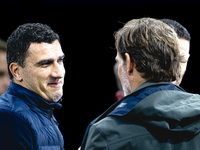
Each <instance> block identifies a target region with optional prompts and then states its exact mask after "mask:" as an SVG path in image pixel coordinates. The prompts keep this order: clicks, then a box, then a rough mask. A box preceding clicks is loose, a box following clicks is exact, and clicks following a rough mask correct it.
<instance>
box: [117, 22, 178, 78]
mask: <svg viewBox="0 0 200 150" xmlns="http://www.w3.org/2000/svg"><path fill="white" fill-rule="evenodd" d="M115 41H116V42H115V45H116V49H117V51H118V53H119V54H120V57H122V59H123V60H124V61H126V57H125V53H128V54H129V55H130V58H131V61H132V62H134V63H135V64H136V69H137V71H138V72H140V73H141V76H142V77H143V78H144V79H147V80H151V81H154V82H160V81H165V82H171V81H175V80H176V79H179V74H180V63H179V62H180V56H179V42H178V37H177V35H176V33H175V31H174V30H173V29H172V28H170V27H169V26H168V25H166V24H165V23H163V22H161V21H159V20H156V19H152V18H142V19H133V20H131V21H129V22H128V23H126V24H125V25H124V27H123V28H122V29H120V30H119V31H117V32H116V33H115Z"/></svg>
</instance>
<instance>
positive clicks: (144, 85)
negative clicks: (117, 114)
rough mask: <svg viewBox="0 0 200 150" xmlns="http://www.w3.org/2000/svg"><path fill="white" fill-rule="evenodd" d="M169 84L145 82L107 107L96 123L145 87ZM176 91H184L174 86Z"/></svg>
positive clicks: (167, 83)
mask: <svg viewBox="0 0 200 150" xmlns="http://www.w3.org/2000/svg"><path fill="white" fill-rule="evenodd" d="M169 84H173V83H171V82H151V81H147V82H144V83H143V84H141V85H140V86H138V87H137V88H136V89H135V90H134V91H132V92H131V93H130V94H128V95H127V96H125V97H124V98H122V99H121V100H119V101H117V102H116V103H114V104H113V105H112V106H111V107H109V108H108V109H107V110H106V111H105V112H104V113H103V114H101V115H100V116H99V117H98V118H97V119H96V122H98V121H99V120H101V119H103V118H105V117H106V116H107V115H108V114H109V113H111V112H112V111H113V110H114V109H115V108H116V107H117V106H118V105H119V104H120V103H121V102H122V101H124V100H126V99H128V98H130V97H132V96H135V95H137V94H138V93H140V92H141V91H142V90H144V89H145V88H147V87H153V86H159V85H169ZM174 86H176V85H174ZM176 87H177V88H178V89H180V90H182V91H185V90H184V89H182V88H181V87H179V86H176Z"/></svg>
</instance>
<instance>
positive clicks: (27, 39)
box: [7, 23, 60, 80]
mask: <svg viewBox="0 0 200 150" xmlns="http://www.w3.org/2000/svg"><path fill="white" fill-rule="evenodd" d="M55 40H58V41H59V42H60V39H59V36H58V34H57V33H55V32H54V31H53V30H52V29H51V28H50V27H49V26H47V25H44V24H40V23H28V24H23V25H21V26H19V27H18V28H17V29H16V30H15V31H13V33H12V34H11V35H10V37H9V38H8V40H7V65H8V72H9V75H10V79H11V80H12V79H13V76H12V73H11V72H10V70H9V66H10V64H11V63H12V62H17V63H18V64H19V65H20V66H21V67H24V66H25V58H26V56H27V54H28V53H27V50H28V48H29V46H30V44H31V43H42V42H45V43H52V42H53V41H55Z"/></svg>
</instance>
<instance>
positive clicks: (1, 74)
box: [0, 39, 10, 96]
mask: <svg viewBox="0 0 200 150" xmlns="http://www.w3.org/2000/svg"><path fill="white" fill-rule="evenodd" d="M6 49H7V44H6V42H5V41H3V40H1V39H0V96H1V95H2V94H3V93H5V92H6V90H7V88H8V86H9V84H10V77H9V74H8V69H7V61H6Z"/></svg>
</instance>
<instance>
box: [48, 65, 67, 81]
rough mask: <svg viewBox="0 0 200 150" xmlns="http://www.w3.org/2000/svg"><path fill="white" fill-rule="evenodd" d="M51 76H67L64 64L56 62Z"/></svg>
mask: <svg viewBox="0 0 200 150" xmlns="http://www.w3.org/2000/svg"><path fill="white" fill-rule="evenodd" d="M51 76H52V77H54V78H64V76H65V68H64V65H63V64H59V63H55V65H54V67H53V69H52V73H51Z"/></svg>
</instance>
